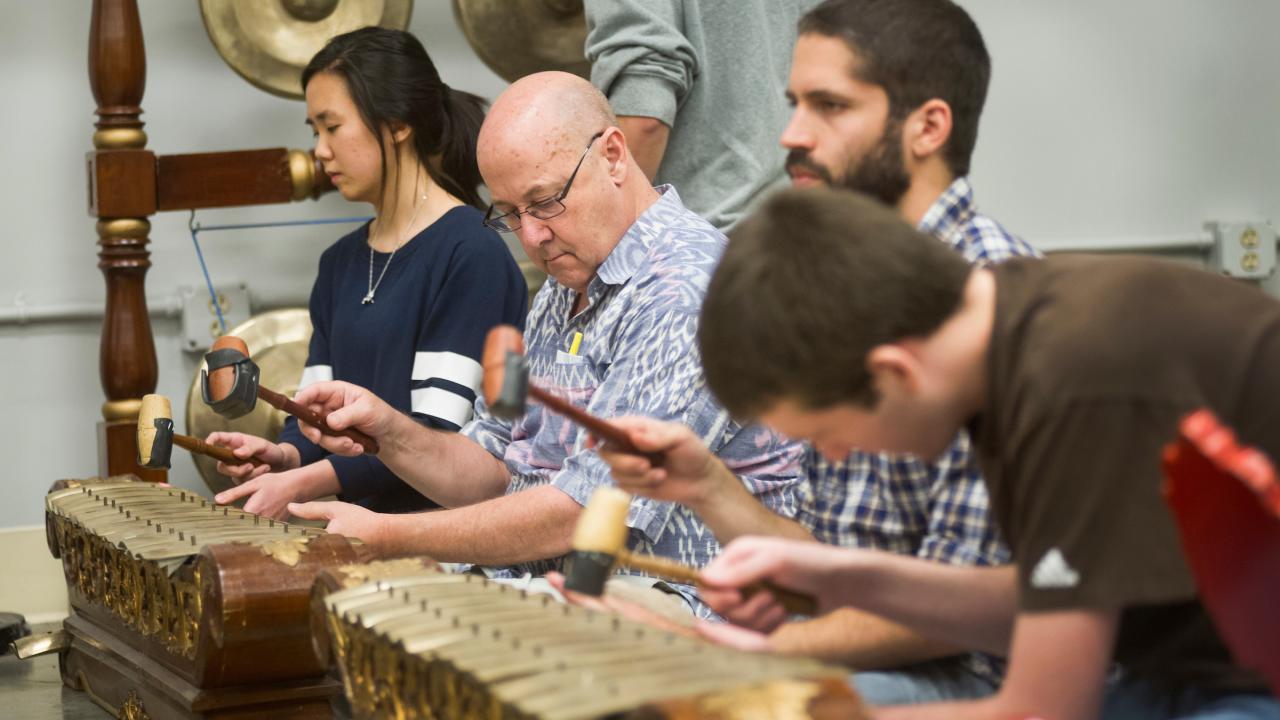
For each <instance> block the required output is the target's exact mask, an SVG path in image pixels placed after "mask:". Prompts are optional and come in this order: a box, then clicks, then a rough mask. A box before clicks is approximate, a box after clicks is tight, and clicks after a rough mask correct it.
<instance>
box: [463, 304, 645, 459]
mask: <svg viewBox="0 0 1280 720" xmlns="http://www.w3.org/2000/svg"><path fill="white" fill-rule="evenodd" d="M481 360H482V363H481V365H482V366H483V368H484V381H483V390H484V401H485V403H486V404H487V405H488V406H489V412H490V413H492V414H493V416H494V417H499V418H504V419H515V418H518V417H520V416H521V415H524V413H525V410H526V408H527V403H528V399H529V398H530V397H532V398H533V399H534V400H537V401H538V402H540V403H542V404H543V405H544V406H546V407H547V408H548V409H549V410H552V411H554V412H556V413H558V414H560V415H563V416H565V417H566V418H569V419H570V420H572V421H573V422H575V423H577V424H578V425H581V426H582V427H584V428H586V429H587V430H589V431H590V432H591V434H592V435H595V436H596V437H598V438H600V439H601V440H603V441H604V442H605V443H607V444H608V445H610V446H611V447H612V448H613V449H614V450H617V451H619V452H624V453H630V454H633V455H640V456H642V457H645V458H647V459H648V460H649V462H650V463H651V464H652V465H653V466H654V467H658V466H660V465H662V453H650V452H643V451H641V450H639V449H637V448H636V446H635V445H633V444H632V443H631V439H630V438H629V437H627V432H626V431H625V430H623V429H622V428H620V427H618V426H617V425H614V424H613V423H610V422H609V421H607V420H602V419H601V418H598V417H596V416H595V415H592V414H591V413H589V412H587V411H585V410H582V409H580V408H578V407H576V406H574V405H573V404H572V403H570V402H569V401H568V400H565V399H564V398H560V397H556V396H555V395H552V394H551V393H549V392H547V391H546V390H543V389H542V388H540V387H538V386H537V385H534V384H533V383H531V382H529V365H528V363H527V362H526V361H525V357H524V338H523V337H522V336H521V334H520V331H519V330H518V329H516V328H515V327H514V326H511V325H498V326H496V327H494V328H493V329H492V330H490V331H489V335H488V336H487V337H486V338H485V341H484V354H483V355H482V356H481Z"/></svg>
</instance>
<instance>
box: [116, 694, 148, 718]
mask: <svg viewBox="0 0 1280 720" xmlns="http://www.w3.org/2000/svg"><path fill="white" fill-rule="evenodd" d="M116 717H118V718H120V720H151V716H150V715H148V714H147V709H146V708H144V707H143V706H142V699H141V698H139V697H138V693H137V691H134V690H130V691H129V696H128V697H126V698H125V699H124V703H123V704H121V705H120V710H119V711H118V712H116Z"/></svg>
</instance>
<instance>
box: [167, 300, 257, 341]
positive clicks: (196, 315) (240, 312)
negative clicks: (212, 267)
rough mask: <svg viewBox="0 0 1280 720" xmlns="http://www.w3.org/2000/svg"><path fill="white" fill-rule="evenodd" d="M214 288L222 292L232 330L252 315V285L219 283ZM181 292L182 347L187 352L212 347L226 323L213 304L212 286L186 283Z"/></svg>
mask: <svg viewBox="0 0 1280 720" xmlns="http://www.w3.org/2000/svg"><path fill="white" fill-rule="evenodd" d="M214 291H215V292H216V293H217V294H218V304H219V305H220V306H221V308H222V318H223V320H224V321H226V323H227V330H228V331H230V330H231V328H234V327H235V326H237V325H239V324H240V323H243V322H244V321H245V320H248V319H249V286H248V285H246V284H245V283H232V284H228V285H219V286H215V287H214ZM178 295H179V297H181V298H182V349H184V350H186V351H187V352H203V351H205V350H208V349H209V346H211V345H213V341H214V340H217V339H218V338H219V337H221V336H222V326H221V325H220V324H219V323H218V313H217V310H216V309H215V308H214V306H213V298H211V297H209V289H208V288H207V287H205V286H203V285H201V286H199V287H190V286H186V285H184V286H182V287H179V288H178Z"/></svg>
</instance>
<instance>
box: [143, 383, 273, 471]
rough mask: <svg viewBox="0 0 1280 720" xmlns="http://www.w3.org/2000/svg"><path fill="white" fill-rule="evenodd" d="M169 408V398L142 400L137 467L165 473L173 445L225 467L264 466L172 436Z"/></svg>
mask: <svg viewBox="0 0 1280 720" xmlns="http://www.w3.org/2000/svg"><path fill="white" fill-rule="evenodd" d="M172 408H173V406H172V405H171V404H170V403H169V398H167V397H165V396H163V395H145V396H143V398H142V409H141V410H140V411H139V412H138V464H139V465H141V466H142V467H145V468H166V469H167V468H168V467H169V458H170V456H171V455H172V454H173V446H174V445H177V446H178V447H180V448H185V449H187V450H190V451H191V452H193V453H195V454H196V455H204V456H205V457H211V458H213V459H214V460H220V461H222V462H224V463H226V464H228V465H243V464H244V463H250V464H253V465H264V464H265V463H263V462H262V461H261V460H258V459H256V458H249V459H248V460H242V459H240V458H238V457H236V455H235V453H234V452H232V451H231V448H228V447H223V446H221V445H211V444H209V443H207V442H205V441H204V440H201V439H200V438H195V437H191V436H190V435H182V434H179V433H176V432H174V431H173V410H172Z"/></svg>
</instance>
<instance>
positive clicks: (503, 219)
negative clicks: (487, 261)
mask: <svg viewBox="0 0 1280 720" xmlns="http://www.w3.org/2000/svg"><path fill="white" fill-rule="evenodd" d="M605 132H606V131H604V130H601V131H600V132H598V133H596V134H595V135H592V136H591V139H590V140H588V141H587V149H586V150H583V151H582V157H580V158H578V164H577V165H574V166H573V172H572V173H569V179H568V180H566V181H565V183H564V189H563V190H561V191H560V194H559V195H556V196H555V197H553V198H547V199H546V200H539V201H538V202H536V203H532V204H530V205H529V207H527V208H525V209H524V210H523V211H521V210H512V211H511V212H507V213H503V214H501V215H498V216H496V217H495V216H494V215H493V206H492V205H490V206H489V210H488V211H487V212H485V214H484V224H485V225H486V226H488V227H491V228H493V229H494V230H497V231H498V232H514V231H516V230H519V229H520V216H521V215H532V216H533V217H535V218H537V219H539V220H550V219H551V218H553V217H555V216H557V215H559V214H561V213H563V212H564V211H565V207H564V203H563V202H562V201H563V200H564V199H565V196H567V195H568V194H569V188H571V187H573V179H574V178H576V177H578V171H579V170H581V169H582V162H583V161H584V160H586V159H587V153H589V152H591V146H592V145H594V144H595V142H596V140H598V139H599V138H600V136H601V135H604V134H605Z"/></svg>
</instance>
